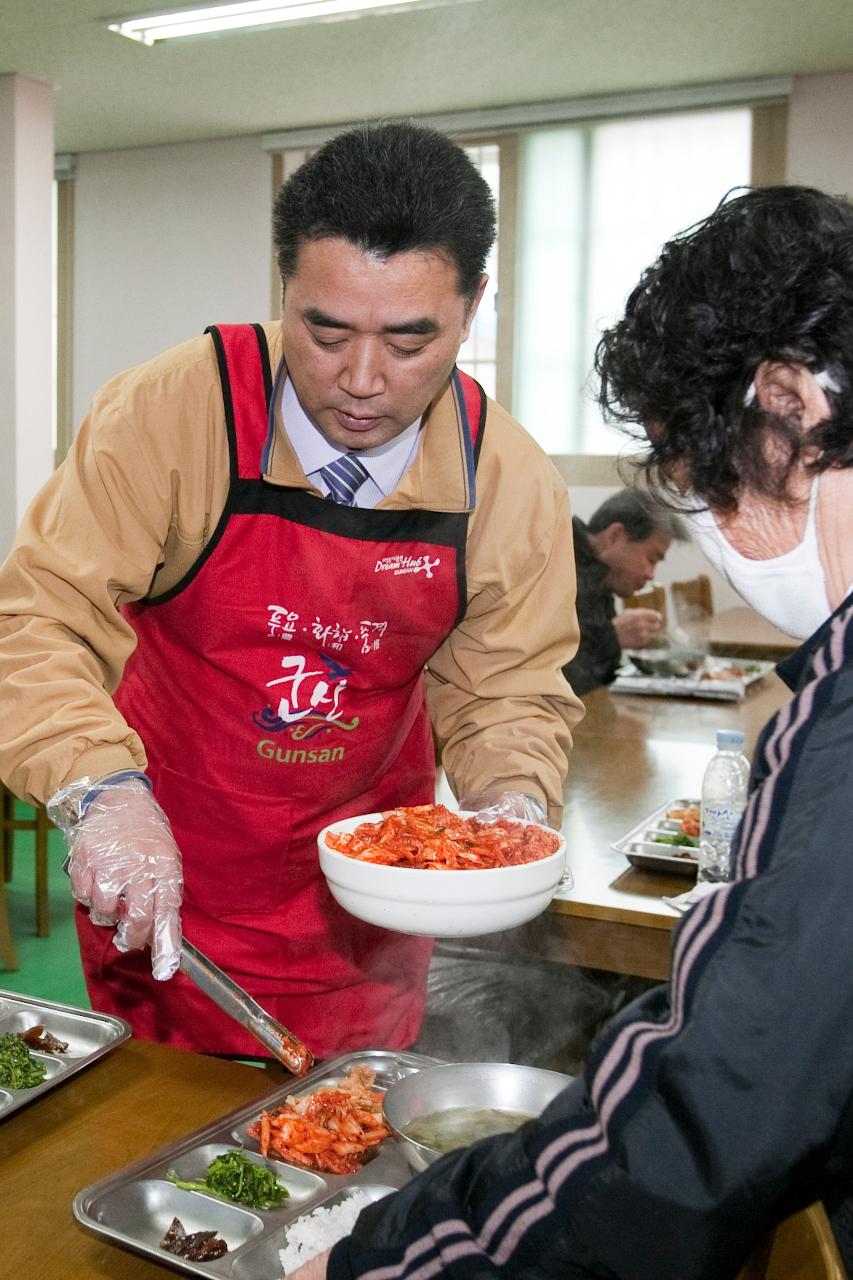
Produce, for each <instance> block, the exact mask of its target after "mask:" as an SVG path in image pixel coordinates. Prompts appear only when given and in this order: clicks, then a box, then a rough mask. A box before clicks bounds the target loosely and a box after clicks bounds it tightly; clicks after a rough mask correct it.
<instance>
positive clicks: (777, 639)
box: [710, 604, 801, 662]
mask: <svg viewBox="0 0 853 1280" xmlns="http://www.w3.org/2000/svg"><path fill="white" fill-rule="evenodd" d="M710 643H711V652H712V653H716V654H722V655H724V656H733V657H738V658H769V659H770V661H771V662H778V661H779V660H780V658H784V657H785V655H786V654H788V653H791V652H793V650H794V649H796V648H797V647H798V646H799V645H800V643H801V641H799V640H795V639H793V637H792V636H789V635H786V634H785V632H784V631H780V630H779V628H778V627H774V626H773V624H772V622H768V621H767V619H766V618H762V616H761V614H760V613H756V612H755V610H754V609H750V607H749V605H746V604H744V605H738V606H737V607H736V608H733V609H722V610H721V611H720V612H719V613H715V614H712V616H711V619H710Z"/></svg>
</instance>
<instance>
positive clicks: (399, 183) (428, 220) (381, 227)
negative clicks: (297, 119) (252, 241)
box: [273, 121, 495, 299]
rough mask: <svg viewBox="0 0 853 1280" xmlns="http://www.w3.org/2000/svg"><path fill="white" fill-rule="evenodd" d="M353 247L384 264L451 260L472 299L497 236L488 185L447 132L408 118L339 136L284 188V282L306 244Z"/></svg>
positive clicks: (277, 214)
mask: <svg viewBox="0 0 853 1280" xmlns="http://www.w3.org/2000/svg"><path fill="white" fill-rule="evenodd" d="M331 236H335V237H339V238H341V239H344V240H348V241H349V242H350V243H351V244H354V245H356V246H357V247H358V248H359V249H361V250H362V251H364V252H365V253H374V254H377V255H378V256H379V257H381V258H388V257H391V256H392V255H393V254H395V253H406V252H409V251H410V250H416V249H421V250H427V251H432V252H438V253H441V254H444V255H445V256H446V257H447V258H448V259H449V260H450V261H451V262H452V263H453V264H454V265H455V266H456V267H457V269H458V272H459V292H460V293H461V294H463V295H464V296H465V297H467V298H469V299H470V298H473V296H474V293H475V292H476V289H477V286H478V284H479V282H480V277H481V276H482V274H483V271H484V269H485V264H486V258H487V256H488V253H489V250H490V248H491V247H492V242H493V241H494V238H495V205H494V199H493V197H492V193H491V190H490V188H489V185H488V183H487V182H486V180H485V179H484V178H483V177H482V175H481V174H480V173H479V171H478V170H477V168H476V166H475V165H474V164H473V163H472V162H471V160H470V159H469V158H468V156H467V155H466V153H465V152H464V151H463V149H462V148H461V147H460V146H458V145H457V144H456V143H455V142H452V141H451V139H450V138H448V137H447V136H446V135H445V134H443V133H439V132H438V131H437V130H435V129H426V128H423V127H421V126H419V125H414V124H409V123H407V122H404V121H388V122H383V123H378V124H365V125H359V126H358V127H357V128H355V129H349V130H347V131H346V132H345V133H340V134H338V135H337V137H334V138H332V139H331V140H330V141H329V142H327V143H326V144H325V146H323V147H321V148H320V150H319V151H317V152H315V153H314V155H313V156H311V157H310V158H309V159H308V160H306V161H305V163H304V164H303V165H301V166H300V168H299V169H297V170H296V172H295V173H294V174H293V176H292V177H291V178H289V179H288V181H287V182H285V183H284V185H283V186H282V187H281V188H280V189H279V192H278V194H277V196H276V199H275V203H274V205H273V239H274V242H275V247H276V252H277V254H278V265H279V269H280V271H281V275H282V279H283V280H284V281H285V282H286V281H287V278H288V276H290V275H292V274H293V273H294V271H295V270H296V260H297V256H298V253H299V249H300V247H301V246H302V245H303V244H305V243H306V242H307V241H310V240H319V239H323V238H325V237H331Z"/></svg>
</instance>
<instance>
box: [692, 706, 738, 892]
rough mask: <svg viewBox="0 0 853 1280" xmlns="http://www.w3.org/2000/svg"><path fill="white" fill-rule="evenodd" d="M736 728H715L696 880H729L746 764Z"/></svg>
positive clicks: (704, 789)
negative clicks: (715, 733)
mask: <svg viewBox="0 0 853 1280" xmlns="http://www.w3.org/2000/svg"><path fill="white" fill-rule="evenodd" d="M743 741H744V738H743V734H742V733H741V731H740V729H718V730H717V751H716V754H715V755H714V756H712V757H711V760H710V763H709V764H708V767H707V769H706V770H705V776H704V778H703V779H702V814H701V819H700V833H699V876H698V878H699V880H731V878H732V852H731V850H732V840H733V839H734V834H735V831H736V830H737V825H738V823H739V822H740V815H741V814H742V813H743V811H744V808H745V807H746V788H747V783H748V781H749V761H748V760H747V758H746V756H745V755H744V754H743Z"/></svg>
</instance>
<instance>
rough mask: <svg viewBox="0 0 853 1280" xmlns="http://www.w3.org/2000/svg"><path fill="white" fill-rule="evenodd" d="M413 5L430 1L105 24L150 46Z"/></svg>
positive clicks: (223, 7) (247, 9)
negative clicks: (246, 29)
mask: <svg viewBox="0 0 853 1280" xmlns="http://www.w3.org/2000/svg"><path fill="white" fill-rule="evenodd" d="M432 3H435V0H432ZM415 4H427V5H429V4H430V0H279V3H278V4H273V3H271V2H270V0H247V3H243V4H219V5H209V6H207V7H206V8H203V9H198V8H196V9H178V10H176V11H175V12H174V13H154V14H149V15H147V16H144V17H139V18H121V19H116V21H115V22H109V23H107V26H108V27H109V29H110V31H115V32H117V33H118V34H119V35H121V36H128V37H129V39H131V40H138V41H140V42H141V43H142V44H149V45H150V44H154V43H155V41H157V40H172V39H175V38H176V37H178V36H200V35H204V34H206V33H208V32H211V31H237V30H240V29H241V28H243V27H271V26H276V25H278V24H281V23H285V22H313V21H318V20H322V19H324V18H325V19H334V18H346V17H357V16H358V14H360V13H365V12H367V11H369V10H374V11H375V10H385V11H387V12H391V11H393V10H395V9H408V8H409V7H410V6H411V5H415ZM430 7H431V6H430Z"/></svg>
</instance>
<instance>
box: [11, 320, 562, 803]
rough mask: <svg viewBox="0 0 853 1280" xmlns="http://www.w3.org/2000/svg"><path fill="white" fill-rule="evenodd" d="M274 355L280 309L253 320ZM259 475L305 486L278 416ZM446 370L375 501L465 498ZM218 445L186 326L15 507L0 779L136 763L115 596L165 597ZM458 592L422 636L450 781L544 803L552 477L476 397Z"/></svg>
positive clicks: (555, 751)
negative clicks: (448, 619) (117, 701)
mask: <svg viewBox="0 0 853 1280" xmlns="http://www.w3.org/2000/svg"><path fill="white" fill-rule="evenodd" d="M265 328H266V332H267V337H268V340H269V343H270V355H271V359H272V364H273V368H274V369H275V367H276V365H277V363H278V361H279V359H280V357H281V335H280V328H279V325H278V324H270V325H267V326H265ZM278 425H279V431H278V434H277V437H276V441H275V445H274V448H273V449H272V451H271V456H270V459H269V466H268V470H267V473H266V478H267V479H268V480H269V481H270V482H271V483H272V484H276V485H286V486H290V487H297V488H300V489H308V490H310V491H312V492H316V491H315V490H313V487H312V486H311V485H310V483H309V482H308V480H306V478H305V475H304V473H303V472H302V470H301V468H300V467H299V464H298V462H297V460H296V457H295V454H294V453H293V450H292V448H291V446H290V443H289V441H288V439H287V436H286V434H285V432H284V430H283V427H282V424H281V423H279V424H278ZM462 459H463V454H462V446H461V439H460V428H459V425H458V421H457V415H456V411H455V406H454V402H453V397H452V394H451V392H450V389H449V388H448V389H447V390H446V391H445V392H444V393H443V394H441V395H440V396H439V397H438V398H437V399H436V401H435V402H434V403H433V404H432V405H431V406H430V408H429V410H428V414H427V418H426V427H425V429H424V430H423V431H422V433H421V442H420V445H419V449H418V453H417V455H416V458H415V460H414V462H413V464H412V466H411V467H410V468H409V470H408V471H407V472H406V474H405V475H404V476H403V479H402V480H401V482H400V484H399V486H398V487H397V489H396V490H395V492H394V493H393V494H392V495H391V496H390V497H388V498H385V499H383V501H382V502H381V503H380V506H382V507H394V508H410V507H412V508H427V509H430V510H438V511H464V510H468V509H469V507H470V504H469V494H468V492H467V487H466V480H465V469H464V466H463V465H462ZM227 486H228V449H227V440H226V433H225V422H224V412H223V407H222V397H221V394H220V387H219V377H218V373H217V367H216V360H215V356H214V351H213V344H212V342H211V341H210V339H209V338H207V337H200V338H196V339H194V340H192V341H191V342H188V343H185V344H183V345H182V346H180V347H177V348H175V349H173V350H171V351H168V352H166V353H165V354H163V355H161V356H159V357H157V358H156V359H154V360H152V361H150V362H149V363H147V364H144V365H141V366H139V367H138V368H135V369H131V370H129V371H127V372H125V373H122V374H119V375H118V376H117V377H115V378H113V379H112V380H111V381H110V382H108V383H107V384H106V386H105V387H103V388H102V389H101V391H99V392H98V394H97V395H96V396H95V398H94V400H93V403H92V406H91V410H90V412H89V414H88V415H87V417H86V419H85V420H84V422H83V424H82V426H81V429H80V432H79V435H78V437H77V440H76V442H75V444H74V447H73V448H72V450H71V452H70V454H69V456H68V458H67V459H66V460H65V462H64V463H63V464H62V466H61V467H59V468H58V470H57V471H56V473H55V474H54V475H53V476H52V477H51V479H50V480H49V481H48V483H47V484H46V485H45V486H44V488H43V489H42V490H41V492H40V493H39V494H38V496H37V497H36V499H35V500H34V502H33V503H32V505H31V507H30V509H29V511H28V512H27V514H26V516H25V518H24V521H23V524H22V526H21V529H20V531H19V533H18V537H17V539H16V541H15V544H14V546H13V549H12V551H11V553H10V555H9V557H8V559H7V560H6V562H5V564H4V565H3V566H2V568H0V777H2V779H3V781H4V782H5V783H6V784H7V785H8V786H9V787H10V788H11V789H12V790H13V791H15V792H16V793H17V794H18V795H19V796H21V797H23V798H26V799H30V800H35V801H37V802H42V803H43V802H44V801H45V800H46V799H47V798H49V797H50V796H51V795H52V794H53V792H54V791H56V790H57V789H58V788H59V787H60V786H63V785H65V784H66V783H68V782H71V781H73V780H75V779H77V778H82V777H87V776H88V777H92V778H97V777H101V776H103V775H104V774H106V773H112V772H115V771H117V770H121V769H128V768H144V767H145V764H146V757H145V749H144V747H143V744H142V742H141V741H140V739H139V738H138V736H137V735H136V733H135V732H134V731H133V729H131V728H130V727H129V726H128V724H127V723H126V722H125V720H124V719H123V718H122V716H121V715H120V714H119V712H118V710H117V708H116V707H115V705H114V703H113V700H112V697H111V694H112V693H113V691H114V690H115V688H116V686H117V685H118V683H119V681H120V679H121V675H122V671H123V669H124V665H125V663H126V662H127V659H128V657H129V655H130V654H131V652H132V651H133V648H134V645H135V642H136V637H135V634H134V632H133V630H132V629H131V627H130V626H129V625H128V623H127V622H126V621H125V620H124V618H123V617H122V615H121V614H120V612H119V609H118V606H119V605H121V604H124V603H126V602H128V601H131V600H138V599H142V598H145V597H146V596H155V595H159V594H160V593H161V592H163V591H165V590H167V589H168V588H169V587H170V586H172V585H173V584H174V583H176V582H178V581H179V580H180V578H181V577H182V576H183V575H184V574H185V573H186V572H187V570H188V569H189V568H190V567H191V565H192V564H193V562H194V561H195V559H196V557H197V556H198V555H199V553H200V552H201V551H202V549H203V547H204V546H205V544H206V542H207V540H208V539H209V537H210V536H211V534H212V532H213V530H214V529H215V528H216V524H217V521H218V519H219V516H220V514H221V512H222V509H223V506H224V503H225V497H226V491H227ZM467 574H468V608H467V612H466V614H465V617H464V618H463V619H462V621H461V622H460V624H459V625H458V627H457V628H456V629H455V630H454V631H453V633H452V634H451V635H450V636H449V637H448V639H447V640H446V641H445V642H444V644H443V645H442V646H441V648H440V649H439V650H438V651H437V652H436V653H435V655H434V656H433V658H432V660H431V661H430V663H429V669H428V671H427V676H426V699H427V705H428V709H429V713H430V716H431V719H432V722H433V725H434V728H435V733H436V737H437V739H438V740H439V742H440V743H441V745H442V747H443V762H444V766H445V769H446V771H447V775H448V778H449V780H450V783H451V785H452V786H453V788H454V790H455V792H456V794H457V795H462V794H464V793H465V792H471V791H476V790H481V789H484V788H490V789H491V788H493V787H495V786H497V787H499V788H501V789H510V788H511V789H519V790H522V791H525V792H527V793H528V794H532V795H536V796H537V797H539V798H540V799H543V800H545V801H546V802H547V804H548V807H549V811H550V814H551V817H552V819H557V818H558V817H559V813H560V807H561V802H562V783H563V780H564V777H565V774H566V768H567V752H568V750H569V748H570V745H571V738H570V730H571V728H572V727H573V725H574V724H576V723H577V721H578V720H579V719H580V718H581V716H582V715H583V707H582V704H581V703H580V702H579V700H578V699H577V698H576V697H575V696H574V694H573V693H572V691H571V689H570V688H569V686H568V685H567V683H566V681H565V679H564V678H563V676H562V674H561V667H562V666H563V665H564V664H565V663H566V662H568V661H569V659H570V658H571V657H572V655H573V654H574V652H575V650H576V648H577V639H578V632H577V625H576V622H575V616H574V604H573V602H574V590H575V579H574V560H573V552H572V529H571V521H570V514H569V503H568V497H567V494H566V488H565V485H564V483H563V481H562V480H561V478H560V476H559V475H558V473H557V472H556V470H555V469H554V467H553V466H552V465H551V463H550V462H549V460H548V458H547V457H546V456H545V454H544V453H543V452H542V451H541V450H540V449H539V448H538V446H537V445H536V444H534V442H533V441H532V440H531V439H530V437H529V436H528V435H527V434H526V433H525V432H524V431H523V430H522V429H521V428H520V427H519V426H518V424H517V423H516V422H514V421H513V419H512V418H510V417H509V415H508V414H507V413H505V412H504V410H503V409H501V408H500V407H499V406H498V405H496V404H494V403H492V402H490V403H489V412H488V421H487V424H486V429H485V437H484V443H483V447H482V453H481V456H480V462H479V468H478V472H477V505H476V509H475V510H474V511H473V512H472V515H471V519H470V522H469V535H468V556H467Z"/></svg>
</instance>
